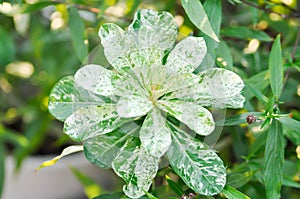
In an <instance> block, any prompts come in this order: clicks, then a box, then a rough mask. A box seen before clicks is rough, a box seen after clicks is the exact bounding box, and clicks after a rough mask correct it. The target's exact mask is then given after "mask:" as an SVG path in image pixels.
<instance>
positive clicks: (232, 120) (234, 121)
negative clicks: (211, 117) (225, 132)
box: [216, 112, 263, 126]
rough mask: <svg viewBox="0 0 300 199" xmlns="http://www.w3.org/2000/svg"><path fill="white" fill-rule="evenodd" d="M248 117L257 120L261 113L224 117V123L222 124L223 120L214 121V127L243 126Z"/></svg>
mask: <svg viewBox="0 0 300 199" xmlns="http://www.w3.org/2000/svg"><path fill="white" fill-rule="evenodd" d="M248 115H253V116H255V117H257V119H258V118H259V117H260V116H263V113H261V112H247V113H244V114H240V115H232V116H229V117H226V118H225V122H224V120H218V121H216V125H217V126H235V125H239V124H244V123H247V116H248Z"/></svg>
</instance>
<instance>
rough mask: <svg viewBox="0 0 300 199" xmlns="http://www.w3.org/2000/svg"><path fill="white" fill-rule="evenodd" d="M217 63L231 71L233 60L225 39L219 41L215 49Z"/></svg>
mask: <svg viewBox="0 0 300 199" xmlns="http://www.w3.org/2000/svg"><path fill="white" fill-rule="evenodd" d="M217 64H218V66H220V67H222V68H225V69H228V70H231V71H233V61H232V56H231V52H230V48H229V47H228V46H227V44H226V42H225V41H223V40H222V41H221V42H220V44H219V47H218V49H217Z"/></svg>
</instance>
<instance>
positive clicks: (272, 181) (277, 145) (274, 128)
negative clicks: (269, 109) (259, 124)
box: [264, 120, 285, 199]
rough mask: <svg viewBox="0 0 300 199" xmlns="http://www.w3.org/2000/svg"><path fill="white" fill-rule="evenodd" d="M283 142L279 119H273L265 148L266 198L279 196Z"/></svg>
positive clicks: (273, 198) (274, 198)
mask: <svg viewBox="0 0 300 199" xmlns="http://www.w3.org/2000/svg"><path fill="white" fill-rule="evenodd" d="M284 142H285V140H284V136H283V130H282V125H281V123H280V122H279V121H277V120H273V122H272V124H271V127H270V129H269V132H268V137H267V141H266V148H265V163H264V166H265V172H264V183H265V186H266V192H267V198H272V199H276V198H280V190H281V186H282V179H283V162H284Z"/></svg>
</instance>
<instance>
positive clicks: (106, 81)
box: [75, 64, 115, 96]
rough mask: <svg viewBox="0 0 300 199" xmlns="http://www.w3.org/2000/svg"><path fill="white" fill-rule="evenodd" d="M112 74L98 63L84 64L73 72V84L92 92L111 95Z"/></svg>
mask: <svg viewBox="0 0 300 199" xmlns="http://www.w3.org/2000/svg"><path fill="white" fill-rule="evenodd" d="M113 77H114V74H113V72H112V71H110V70H107V69H105V68H103V67H102V66H99V65H94V64H90V65H86V66H84V67H83V68H81V69H79V70H78V71H77V72H76V74H75V85H76V86H77V88H78V89H85V90H87V91H89V92H90V93H92V94H97V95H103V96H111V95H113V94H114V92H115V88H114V85H113V82H112V78H113Z"/></svg>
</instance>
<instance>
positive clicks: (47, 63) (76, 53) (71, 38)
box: [0, 0, 300, 198]
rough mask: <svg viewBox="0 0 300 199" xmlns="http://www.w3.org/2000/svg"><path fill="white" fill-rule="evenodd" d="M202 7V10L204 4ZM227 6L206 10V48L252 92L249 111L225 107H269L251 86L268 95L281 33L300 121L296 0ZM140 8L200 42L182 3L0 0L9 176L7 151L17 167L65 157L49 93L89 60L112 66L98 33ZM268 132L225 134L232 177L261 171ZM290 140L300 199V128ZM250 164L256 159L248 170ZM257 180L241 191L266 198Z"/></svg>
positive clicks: (1, 121) (0, 81)
mask: <svg viewBox="0 0 300 199" xmlns="http://www.w3.org/2000/svg"><path fill="white" fill-rule="evenodd" d="M208 1H209V0H207V2H208ZM211 1H214V2H220V1H217V0H211ZM202 2H203V3H204V5H205V3H206V2H205V1H202ZM221 3H222V13H221V15H220V13H218V9H219V8H220V7H218V5H219V4H216V10H210V12H209V13H208V15H209V17H210V21H211V23H212V26H213V27H214V29H215V31H216V32H219V34H220V38H221V43H220V45H217V46H214V45H215V44H214V43H213V42H211V41H207V43H208V45H209V46H208V48H209V51H210V53H211V56H212V57H213V59H214V60H215V61H216V64H217V65H218V66H219V67H223V68H227V69H230V70H233V71H235V72H237V73H238V74H239V75H240V76H241V77H242V78H243V79H244V81H245V82H246V85H247V86H248V87H247V86H246V88H245V89H244V95H245V96H246V99H247V102H246V104H245V109H243V110H238V111H233V110H227V114H228V115H233V114H236V113H245V112H247V111H264V107H263V106H262V103H261V102H260V101H259V100H258V98H257V97H255V95H254V94H253V90H252V91H251V89H249V85H251V86H252V87H254V88H256V89H257V90H258V91H259V92H261V93H263V94H264V95H265V96H267V97H269V96H270V88H269V84H268V83H267V82H268V72H267V69H268V56H269V53H270V47H271V45H272V41H273V38H275V37H276V35H277V34H281V35H282V49H283V55H284V63H285V71H286V74H288V78H287V79H286V85H285V87H284V92H283V94H282V98H281V99H280V100H281V101H282V102H283V104H282V105H281V107H280V108H281V112H282V113H291V114H292V117H293V118H294V119H296V120H300V98H299V96H300V75H299V74H300V73H299V71H300V49H299V48H297V47H298V45H299V37H300V33H299V25H300V22H299V19H300V10H299V5H298V2H297V0H272V1H266V0H258V1H250V0H249V1H238V0H231V1H230V0H228V1H227V0H223V1H221ZM140 8H149V9H155V10H158V11H162V10H165V11H169V12H171V13H172V14H173V16H175V19H176V22H177V23H178V25H179V32H180V34H181V35H189V34H191V33H194V34H195V35H199V36H201V33H200V32H199V31H198V30H197V28H195V26H194V25H193V24H192V23H191V22H190V21H189V19H188V17H187V16H186V14H185V12H184V9H183V8H182V6H181V4H180V1H176V0H161V1H154V0H144V1H142V0H102V1H82V0H66V1H64V0H61V1H60V0H55V1H37V0H26V1H23V0H18V1H4V2H3V1H0V151H1V152H0V159H1V160H0V162H2V163H1V165H2V166H1V170H2V173H3V165H4V157H5V156H6V155H13V157H14V158H15V160H16V163H17V167H19V166H21V165H22V164H21V163H22V160H24V158H26V157H28V155H36V154H39V155H41V154H49V153H50V154H58V153H60V152H61V150H62V149H63V148H64V147H65V146H67V145H69V144H70V143H71V141H70V140H69V138H68V137H67V136H65V135H64V134H63V133H62V123H61V122H59V121H57V120H55V119H54V118H53V117H52V116H51V115H50V114H49V112H48V110H47V104H48V95H49V93H50V90H51V88H52V87H53V85H54V84H55V83H56V82H57V81H58V80H59V79H60V78H62V77H64V76H66V75H73V74H74V73H75V72H76V70H78V69H79V67H81V66H82V65H83V64H84V63H90V62H94V60H95V59H97V63H103V64H104V65H105V64H107V63H106V60H105V58H104V57H102V56H100V55H101V47H99V43H100V39H99V37H98V35H97V33H98V29H99V27H100V26H101V24H103V23H106V22H113V23H116V24H118V25H120V26H121V27H123V28H125V27H127V26H128V25H129V24H130V22H131V20H132V17H133V14H134V12H135V11H136V10H137V9H140ZM214 12H215V13H214ZM219 23H221V26H220V27H221V28H220V29H219V27H218V26H219ZM218 29H219V31H217V30H218ZM297 35H298V36H297ZM179 37H180V36H179ZM206 39H207V40H209V39H208V38H206ZM210 42H211V43H210ZM95 48H96V50H95ZM93 50H94V51H93ZM95 52H97V53H96V54H94V53H95ZM98 52H100V53H98ZM89 53H90V54H89ZM99 54H100V55H99ZM88 55H89V56H88ZM95 56H96V57H95ZM90 59H93V60H90ZM207 63H208V64H209V62H207ZM263 131H264V129H260V124H258V125H256V124H254V125H246V124H245V125H237V126H234V127H226V128H224V130H223V133H222V136H221V138H220V139H219V141H218V144H217V146H216V149H217V150H218V152H219V153H220V155H221V157H222V159H223V160H224V162H225V165H226V166H227V167H228V171H229V173H230V172H233V173H234V172H237V173H238V172H242V171H244V170H245V168H246V167H247V168H256V169H261V168H259V166H260V165H261V164H260V163H259V161H261V160H262V159H261V157H262V154H263V151H264V149H263V142H262V144H261V146H257V145H255V147H256V148H254V149H253V143H255V140H257V137H258V135H260V134H261V133H262V132H263ZM285 135H286V136H287V137H288V138H289V139H288V140H287V143H286V151H285V157H286V163H285V171H286V172H285V174H286V177H287V179H288V180H290V181H288V182H289V183H290V184H289V186H285V187H284V188H283V189H282V193H283V197H282V198H299V195H300V191H299V189H297V188H299V187H300V186H299V184H292V183H293V182H300V169H299V168H300V163H299V158H300V148H299V145H300V132H299V134H298V135H296V136H295V134H293V133H289V130H285ZM297 147H298V150H296V149H297ZM249 154H250V155H249ZM1 156H2V157H1ZM297 156H298V157H297ZM250 158H254V159H255V161H252V162H251V164H250V163H249V164H248V163H247V160H249V159H250ZM255 163H256V164H255ZM0 174H1V173H0ZM253 175H256V178H255V179H252V180H250V181H249V182H248V181H246V182H247V183H246V184H245V185H243V184H241V185H238V186H237V187H238V188H240V190H241V191H243V192H244V193H246V194H248V195H249V196H250V197H251V198H264V197H265V195H264V194H265V193H264V192H265V191H264V188H263V187H262V186H261V184H260V180H259V179H260V178H261V176H259V175H260V174H259V173H255V174H253ZM0 177H1V175H0ZM234 177H235V176H234ZM286 184H288V183H286ZM297 186H298V187H297ZM295 187H296V188H295Z"/></svg>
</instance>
